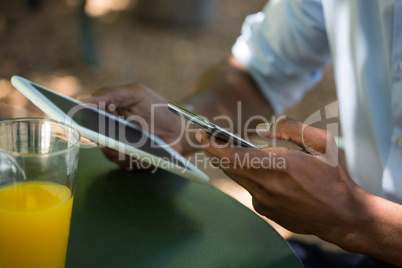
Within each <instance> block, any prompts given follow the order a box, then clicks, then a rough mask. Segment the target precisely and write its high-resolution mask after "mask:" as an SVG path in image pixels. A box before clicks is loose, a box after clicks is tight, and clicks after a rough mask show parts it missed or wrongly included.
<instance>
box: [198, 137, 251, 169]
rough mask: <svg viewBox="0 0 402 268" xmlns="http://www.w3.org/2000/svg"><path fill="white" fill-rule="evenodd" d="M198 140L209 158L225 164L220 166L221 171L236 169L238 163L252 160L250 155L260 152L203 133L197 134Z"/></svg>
mask: <svg viewBox="0 0 402 268" xmlns="http://www.w3.org/2000/svg"><path fill="white" fill-rule="evenodd" d="M196 139H197V140H198V142H199V143H200V144H202V145H203V149H204V151H205V153H206V154H207V156H208V157H209V158H213V159H214V161H217V162H219V163H224V164H225V165H222V166H219V168H221V169H231V168H236V166H235V164H236V161H237V162H239V163H243V162H245V161H246V162H247V159H248V158H250V154H252V153H256V151H258V149H254V148H245V147H240V146H238V145H233V144H229V143H226V142H224V141H221V140H220V139H217V138H214V137H213V136H211V135H210V134H208V133H206V132H202V131H201V132H197V133H196Z"/></svg>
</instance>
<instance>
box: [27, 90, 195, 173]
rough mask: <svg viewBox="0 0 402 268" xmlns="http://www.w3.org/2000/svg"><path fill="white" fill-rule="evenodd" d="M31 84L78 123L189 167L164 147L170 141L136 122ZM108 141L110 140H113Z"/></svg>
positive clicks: (112, 138)
mask: <svg viewBox="0 0 402 268" xmlns="http://www.w3.org/2000/svg"><path fill="white" fill-rule="evenodd" d="M31 86H33V87H34V88H35V89H36V90H38V91H39V92H40V93H41V94H42V95H44V96H45V97H46V98H47V99H48V100H49V101H50V102H52V103H53V104H54V105H55V106H57V107H58V108H59V109H60V110H61V111H62V112H63V113H65V114H66V116H68V117H70V118H71V119H72V120H73V121H74V122H75V123H76V124H78V125H79V126H81V127H84V128H86V129H89V130H91V131H93V132H95V133H99V134H101V135H103V136H105V137H107V138H109V139H111V141H113V140H116V141H119V142H122V143H124V144H126V145H129V146H132V147H134V148H138V149H141V150H143V151H145V152H148V153H150V154H153V155H156V156H158V157H162V158H164V159H166V160H168V161H170V162H174V163H175V164H178V165H179V166H181V167H188V165H186V164H185V163H183V162H182V160H181V159H178V158H176V157H174V155H173V154H172V153H171V152H169V151H167V150H165V149H164V148H163V147H166V146H168V145H166V144H162V143H161V144H159V143H158V139H156V140H155V136H153V137H152V138H151V136H150V134H149V133H147V132H144V131H142V130H141V129H140V128H139V127H137V126H136V125H134V124H132V123H130V122H128V121H125V120H122V119H121V118H119V117H117V116H114V115H111V114H109V113H106V112H104V111H101V110H99V109H96V108H93V107H90V106H88V105H86V104H83V103H80V102H78V101H73V100H70V99H67V98H64V97H63V96H60V95H59V94H57V93H54V92H52V91H50V90H48V89H46V88H43V87H40V86H38V85H36V84H33V83H31ZM107 142H110V140H109V141H107ZM106 144H107V143H106Z"/></svg>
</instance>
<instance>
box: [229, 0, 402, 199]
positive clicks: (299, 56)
mask: <svg viewBox="0 0 402 268" xmlns="http://www.w3.org/2000/svg"><path fill="white" fill-rule="evenodd" d="M232 53H233V55H234V56H235V57H236V58H237V59H238V60H239V61H240V62H241V63H243V64H244V65H245V66H246V67H247V68H248V69H249V72H250V74H251V75H252V77H253V78H254V79H255V81H256V82H257V84H258V85H259V87H260V88H261V90H262V92H263V94H264V95H265V96H266V97H267V99H268V101H269V102H270V104H271V106H272V108H273V109H274V110H275V111H276V112H278V113H280V112H283V111H284V110H285V109H287V108H288V107H290V106H291V105H293V104H294V103H295V102H297V101H298V100H300V99H301V98H302V97H303V95H304V94H305V93H306V92H307V91H308V90H309V89H310V88H311V87H312V86H313V85H314V84H315V83H316V82H318V81H319V80H320V79H321V77H322V69H323V68H324V67H325V66H326V65H328V64H330V63H333V64H334V71H335V79H336V84H337V93H338V99H339V107H340V117H341V120H342V122H341V124H342V129H343V137H344V145H345V154H346V158H347V163H348V169H349V172H350V174H351V176H352V178H353V179H354V180H355V181H356V182H357V183H358V184H359V185H360V186H361V187H362V188H364V189H365V190H367V191H369V192H371V193H373V194H376V195H378V196H382V197H387V198H388V199H390V200H393V201H396V202H401V201H402V0H353V1H351V0H322V1H319V0H271V1H270V2H269V3H268V4H267V6H266V7H265V8H264V10H263V11H262V12H260V13H257V14H254V15H250V16H248V17H247V18H246V21H245V23H244V25H243V28H242V34H241V36H240V37H239V38H238V40H237V41H236V43H235V45H234V46H233V49H232Z"/></svg>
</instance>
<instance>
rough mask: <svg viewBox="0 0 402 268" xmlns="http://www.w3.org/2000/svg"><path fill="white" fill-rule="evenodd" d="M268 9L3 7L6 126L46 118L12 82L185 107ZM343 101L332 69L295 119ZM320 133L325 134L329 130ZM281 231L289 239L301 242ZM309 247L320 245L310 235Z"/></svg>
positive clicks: (188, 4)
mask: <svg viewBox="0 0 402 268" xmlns="http://www.w3.org/2000/svg"><path fill="white" fill-rule="evenodd" d="M266 2H267V1H266V0H249V1H243V0H87V1H83V0H58V1H51V0H2V1H0V119H5V118H13V117H22V116H36V117H45V116H44V114H43V113H42V112H40V111H39V110H38V109H37V108H36V107H35V106H34V105H33V104H31V103H30V101H28V100H27V99H26V98H25V97H24V96H23V95H21V94H20V93H19V92H18V91H16V90H15V89H14V88H13V87H12V86H11V83H10V78H11V76H12V75H20V76H22V77H24V78H27V79H29V80H32V81H33V82H36V83H38V84H41V85H44V86H46V87H48V88H50V89H53V90H55V91H57V92H60V93H62V94H65V95H68V96H72V97H76V96H78V95H86V94H89V93H90V92H92V91H94V90H96V89H97V88H99V87H102V86H110V85H116V84H122V83H127V82H131V81H141V82H142V83H144V84H146V85H147V86H149V87H150V88H152V89H154V90H155V91H157V92H159V93H160V94H161V95H163V96H164V97H166V98H167V99H169V100H172V101H178V100H180V99H181V98H182V97H183V96H184V95H185V93H186V92H187V91H188V90H189V89H190V88H191V86H192V84H193V83H194V82H195V81H196V79H197V77H198V76H199V75H200V74H202V73H203V72H204V71H205V70H206V69H207V68H208V67H209V66H211V65H212V64H214V63H216V62H217V61H219V60H221V59H223V58H224V57H226V56H228V55H229V53H230V50H231V46H232V45H233V43H234V42H235V40H236V38H237V37H238V36H239V34H240V30H241V25H242V23H243V21H244V19H245V17H246V16H247V15H248V14H252V13H256V12H258V11H260V10H261V9H262V8H263V6H264V5H265V4H266ZM335 100H336V93H335V86H334V81H333V74H332V68H329V69H328V70H327V71H326V74H325V77H324V79H323V81H321V82H320V83H319V84H318V85H317V86H316V88H314V89H313V90H312V91H311V92H310V93H308V94H307V96H306V98H305V100H304V101H303V105H297V106H296V107H294V108H293V109H291V110H290V111H288V112H287V113H286V114H287V115H288V116H290V117H293V118H295V119H297V120H300V121H304V120H305V119H306V118H307V117H308V116H309V115H311V114H312V113H313V112H315V111H317V110H318V109H321V108H323V107H325V105H327V104H330V103H332V102H334V101H335ZM317 126H318V127H320V126H322V127H325V122H322V124H321V125H320V123H318V125H317ZM207 172H208V174H209V175H210V176H211V184H212V185H214V186H215V187H217V188H219V189H221V190H222V191H224V192H225V193H227V194H229V195H231V196H233V197H234V198H236V199H238V200H239V201H240V202H242V203H243V204H245V205H246V206H249V207H250V208H251V198H250V196H249V195H248V193H247V192H246V191H245V190H243V189H242V188H241V187H239V186H237V185H236V184H235V183H234V182H232V181H231V180H228V179H227V178H226V176H225V175H224V174H222V173H221V172H220V171H218V170H214V169H212V170H208V171H207ZM271 224H273V223H271ZM273 225H274V226H275V227H276V228H277V229H278V231H279V232H280V233H281V234H282V235H283V236H284V237H286V238H287V237H290V236H293V234H291V233H290V232H287V231H286V230H284V229H282V228H280V227H278V226H276V225H275V224H273ZM299 238H300V237H299ZM300 239H307V240H308V241H315V238H311V237H309V236H303V237H301V238H300Z"/></svg>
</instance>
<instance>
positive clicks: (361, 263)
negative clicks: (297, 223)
mask: <svg viewBox="0 0 402 268" xmlns="http://www.w3.org/2000/svg"><path fill="white" fill-rule="evenodd" d="M288 243H289V244H290V246H291V247H292V248H293V250H294V251H295V253H296V255H297V256H298V257H299V258H300V260H301V261H302V263H303V265H304V267H305V268H394V267H397V266H395V265H392V264H389V263H385V262H383V261H379V260H376V259H373V258H370V257H367V256H365V255H360V254H353V253H333V252H327V251H324V250H322V249H321V248H320V247H318V246H316V245H308V244H304V243H301V242H298V241H295V240H288Z"/></svg>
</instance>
